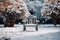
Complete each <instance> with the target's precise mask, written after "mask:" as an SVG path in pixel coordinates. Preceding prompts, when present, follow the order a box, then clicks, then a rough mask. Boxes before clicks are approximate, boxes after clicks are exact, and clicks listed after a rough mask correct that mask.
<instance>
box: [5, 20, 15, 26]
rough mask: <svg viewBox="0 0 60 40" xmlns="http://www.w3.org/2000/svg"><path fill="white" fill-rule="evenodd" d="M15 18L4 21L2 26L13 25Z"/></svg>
mask: <svg viewBox="0 0 60 40" xmlns="http://www.w3.org/2000/svg"><path fill="white" fill-rule="evenodd" d="M14 23H15V20H9V19H8V20H6V21H5V23H4V27H14Z"/></svg>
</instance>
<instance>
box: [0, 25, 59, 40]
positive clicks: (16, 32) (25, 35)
mask: <svg viewBox="0 0 60 40" xmlns="http://www.w3.org/2000/svg"><path fill="white" fill-rule="evenodd" d="M0 26H1V25H0ZM2 26H3V25H2ZM51 26H52V27H51ZM38 29H39V30H38V31H36V30H35V27H27V30H26V31H23V25H15V27H6V28H0V37H3V36H5V37H10V38H11V40H40V38H41V37H42V35H45V36H46V35H48V34H49V35H50V34H52V33H58V32H60V28H59V27H53V25H39V27H38ZM59 35H60V34H59ZM45 36H43V37H42V39H41V40H43V38H45ZM48 37H49V38H51V37H52V36H48ZM36 38H37V39H36ZM45 40H46V39H45ZM49 40H50V39H49Z"/></svg>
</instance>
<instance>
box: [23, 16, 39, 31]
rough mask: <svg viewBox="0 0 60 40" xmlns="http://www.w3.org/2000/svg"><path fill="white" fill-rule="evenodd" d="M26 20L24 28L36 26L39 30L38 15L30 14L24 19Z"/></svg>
mask: <svg viewBox="0 0 60 40" xmlns="http://www.w3.org/2000/svg"><path fill="white" fill-rule="evenodd" d="M23 22H24V28H23V30H24V31H25V30H26V27H35V29H36V31H38V22H39V21H38V20H37V17H36V16H33V15H30V16H29V17H27V18H26V19H25V20H23Z"/></svg>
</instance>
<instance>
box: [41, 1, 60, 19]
mask: <svg viewBox="0 0 60 40" xmlns="http://www.w3.org/2000/svg"><path fill="white" fill-rule="evenodd" d="M52 13H55V14H56V15H57V14H59V13H60V2H58V1H57V2H46V3H44V6H43V8H42V9H41V14H42V16H44V17H45V16H46V18H49V16H50V15H51V14H52Z"/></svg>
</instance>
